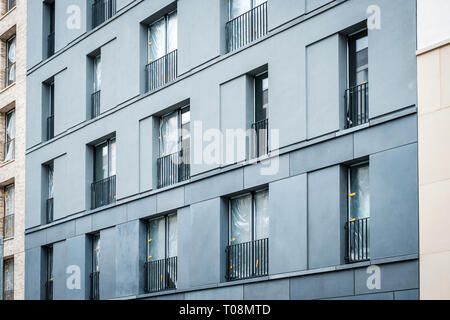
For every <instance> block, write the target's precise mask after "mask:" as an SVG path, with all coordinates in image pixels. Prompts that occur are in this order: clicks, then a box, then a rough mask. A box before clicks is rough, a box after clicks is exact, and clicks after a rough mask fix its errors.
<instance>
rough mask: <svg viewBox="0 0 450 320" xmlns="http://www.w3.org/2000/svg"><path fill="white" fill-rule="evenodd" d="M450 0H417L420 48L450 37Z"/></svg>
mask: <svg viewBox="0 0 450 320" xmlns="http://www.w3.org/2000/svg"><path fill="white" fill-rule="evenodd" d="M449 12H450V1H448V0H417V41H418V50H420V49H423V48H426V47H429V46H432V45H434V44H436V43H439V42H442V41H445V40H447V39H450V19H449V18H448V13H449Z"/></svg>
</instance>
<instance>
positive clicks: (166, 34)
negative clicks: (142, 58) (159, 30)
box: [147, 8, 178, 63]
mask: <svg viewBox="0 0 450 320" xmlns="http://www.w3.org/2000/svg"><path fill="white" fill-rule="evenodd" d="M174 13H176V14H177V18H176V19H177V23H178V8H177V9H174V10H172V11H170V12H168V13H166V14H164V15H163V16H162V17H160V18H159V19H157V20H155V21H153V22H152V23H150V24H149V25H148V27H147V63H152V62H154V61H157V60H158V59H161V58H162V57H164V56H166V55H168V54H169V53H171V52H172V51H175V50H177V49H178V34H177V45H176V47H177V48H176V49H175V50H172V51H169V32H168V30H169V17H170V16H171V15H172V14H174ZM161 20H164V55H162V56H161V57H158V58H155V59H150V46H151V44H150V35H151V31H150V30H151V28H152V26H154V25H155V24H157V23H158V22H160V21H161ZM177 33H178V29H177Z"/></svg>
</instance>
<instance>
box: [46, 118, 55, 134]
mask: <svg viewBox="0 0 450 320" xmlns="http://www.w3.org/2000/svg"><path fill="white" fill-rule="evenodd" d="M54 137H55V116H54V115H51V116H49V117H48V118H47V140H51V139H53V138H54Z"/></svg>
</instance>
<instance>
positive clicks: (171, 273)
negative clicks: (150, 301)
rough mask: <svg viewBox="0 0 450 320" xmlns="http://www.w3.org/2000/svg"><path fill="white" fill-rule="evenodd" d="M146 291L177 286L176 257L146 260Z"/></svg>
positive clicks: (156, 290)
mask: <svg viewBox="0 0 450 320" xmlns="http://www.w3.org/2000/svg"><path fill="white" fill-rule="evenodd" d="M145 268H146V272H147V284H146V292H147V293H151V292H158V291H164V290H172V289H176V287H177V273H178V272H177V257H172V258H167V259H162V260H158V261H148V262H146V264H145Z"/></svg>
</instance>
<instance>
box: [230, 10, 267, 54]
mask: <svg viewBox="0 0 450 320" xmlns="http://www.w3.org/2000/svg"><path fill="white" fill-rule="evenodd" d="M225 29H226V35H227V38H226V39H227V49H228V52H231V51H233V50H237V49H239V48H241V47H243V46H245V45H247V44H249V43H251V42H253V41H255V40H257V39H259V38H261V37H263V36H265V35H266V34H267V31H268V28H267V2H264V3H263V4H261V5H259V6H257V7H255V8H253V9H252V10H250V11H248V12H246V13H244V14H242V15H240V16H239V17H236V18H234V19H233V20H230V21H228V22H227V24H226V26H225Z"/></svg>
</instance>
